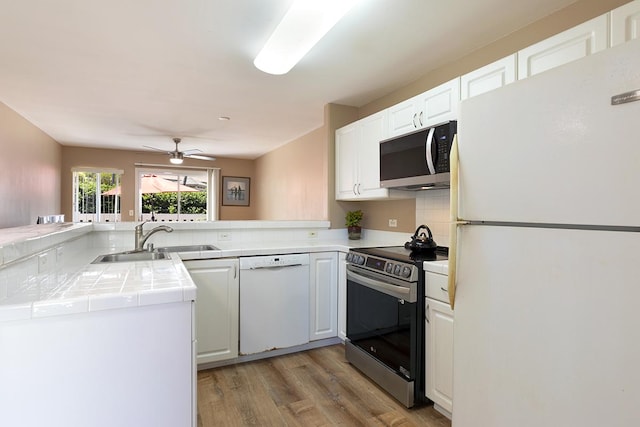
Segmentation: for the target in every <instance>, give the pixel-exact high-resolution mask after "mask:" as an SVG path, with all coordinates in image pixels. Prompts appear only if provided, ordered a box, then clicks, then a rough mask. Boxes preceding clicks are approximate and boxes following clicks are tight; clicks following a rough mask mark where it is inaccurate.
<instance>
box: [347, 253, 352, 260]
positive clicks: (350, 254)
mask: <svg viewBox="0 0 640 427" xmlns="http://www.w3.org/2000/svg"><path fill="white" fill-rule="evenodd" d="M352 256H353V254H352V253H351V252H349V253H348V254H347V258H346V260H347V262H351V257H352Z"/></svg>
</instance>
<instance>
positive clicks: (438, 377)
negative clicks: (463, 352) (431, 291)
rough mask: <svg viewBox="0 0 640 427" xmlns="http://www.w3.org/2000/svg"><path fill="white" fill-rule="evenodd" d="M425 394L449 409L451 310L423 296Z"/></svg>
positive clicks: (451, 339) (451, 362) (451, 373)
mask: <svg viewBox="0 0 640 427" xmlns="http://www.w3.org/2000/svg"><path fill="white" fill-rule="evenodd" d="M426 305H427V306H426V313H427V319H426V321H425V322H426V325H425V326H426V328H425V331H426V337H425V345H426V352H425V354H426V361H425V384H426V385H425V394H426V395H427V397H428V398H429V399H431V400H433V401H434V402H435V403H436V404H438V405H439V406H440V407H442V408H443V409H445V410H446V411H448V412H449V413H451V412H452V410H453V310H451V308H450V307H449V305H447V304H444V303H442V302H440V301H436V300H433V299H431V298H427V299H426Z"/></svg>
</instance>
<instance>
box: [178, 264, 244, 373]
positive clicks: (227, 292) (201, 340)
mask: <svg viewBox="0 0 640 427" xmlns="http://www.w3.org/2000/svg"><path fill="white" fill-rule="evenodd" d="M184 265H185V266H186V267H187V270H188V271H189V274H190V275H191V278H192V279H193V281H194V283H195V284H196V286H197V287H198V294H197V299H196V336H197V340H198V355H197V362H198V364H202V363H209V362H217V361H220V360H226V359H233V358H235V357H238V337H239V334H238V323H239V304H240V297H239V290H240V286H239V283H240V279H239V274H238V268H239V265H238V259H228V258H227V259H208V260H193V261H184Z"/></svg>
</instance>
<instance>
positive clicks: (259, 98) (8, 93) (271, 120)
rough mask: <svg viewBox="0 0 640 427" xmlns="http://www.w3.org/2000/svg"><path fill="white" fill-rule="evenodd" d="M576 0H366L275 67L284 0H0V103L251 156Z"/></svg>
mask: <svg viewBox="0 0 640 427" xmlns="http://www.w3.org/2000/svg"><path fill="white" fill-rule="evenodd" d="M573 2H575V0H537V1H531V0H447V1H442V0H363V1H362V2H361V3H360V4H359V5H357V6H356V7H355V8H354V9H352V11H351V12H350V13H349V14H348V15H347V16H346V17H345V18H344V19H343V20H342V21H341V22H339V23H338V24H337V25H336V26H335V27H334V28H333V29H332V30H331V31H330V32H329V34H328V35H327V36H325V38H324V39H323V40H321V41H320V43H319V44H318V45H316V46H315V48H314V49H313V50H312V51H311V52H310V53H309V54H308V55H307V56H306V57H305V58H303V60H302V61H301V62H300V63H299V64H298V65H297V66H295V67H294V68H293V70H292V71H291V72H289V73H288V74H286V75H283V76H273V75H268V74H264V73H262V72H261V71H259V70H257V69H256V68H254V66H253V58H254V57H255V56H256V55H257V53H258V52H259V51H260V49H261V48H262V45H263V44H264V43H265V41H266V40H267V38H268V37H269V35H270V34H271V32H272V30H273V29H274V28H275V26H276V25H277V23H278V21H279V20H280V18H281V17H282V16H283V15H284V14H285V12H286V10H287V8H288V6H289V4H290V3H291V0H109V1H98V0H56V1H51V0H19V1H16V0H0V4H1V8H0V10H1V12H0V101H1V102H3V103H5V104H6V105H8V106H9V107H10V108H12V109H14V110H15V111H17V112H18V113H20V114H21V115H22V116H24V117H25V118H27V119H28V120H29V121H30V122H32V123H33V124H35V125H36V126H38V127H39V128H40V129H42V130H43V131H45V132H46V133H47V134H49V135H50V136H51V137H53V138H54V139H55V140H56V141H58V142H60V143H61V144H63V145H74V146H91V147H104V148H118V149H131V150H141V149H143V145H151V146H155V147H159V148H163V149H167V150H170V149H172V148H173V143H172V141H171V137H172V136H180V137H183V143H182V144H181V149H183V150H187V149H192V148H199V149H200V150H202V152H203V153H206V154H210V155H215V156H223V157H237V158H256V157H258V156H260V155H262V154H264V153H266V152H268V151H270V150H272V149H274V148H276V147H277V146H280V145H283V144H285V143H287V142H289V141H291V140H293V139H295V138H297V137H299V136H301V135H304V134H306V133H307V132H309V131H311V130H313V129H316V128H317V127H319V126H321V125H322V123H323V106H324V105H325V104H327V103H339V104H346V105H352V106H357V107H359V106H362V105H364V104H366V103H368V102H370V101H372V100H374V99H377V98H379V97H381V96H384V95H386V94H388V93H390V92H393V91H394V90H397V89H398V88H400V87H402V86H404V85H406V84H408V83H410V82H412V81H415V80H416V79H417V78H419V77H420V76H422V75H425V74H426V73H427V72H428V71H429V70H431V69H433V68H437V67H439V66H442V65H444V64H446V63H447V62H450V61H452V60H454V59H457V58H459V57H461V56H463V55H465V54H467V53H469V52H471V51H473V50H475V49H477V48H479V47H481V46H483V45H486V44H488V43H490V42H492V41H494V40H497V39H498V38H500V37H503V36H504V35H506V34H508V33H511V32H513V31H515V30H517V29H519V28H522V27H524V26H525V25H527V24H529V23H531V22H534V21H536V20H538V19H540V18H542V17H544V16H546V15H548V14H550V13H552V12H553V11H555V10H558V9H561V8H563V7H566V6H567V5H569V4H571V3H573ZM220 116H228V117H230V118H231V120H230V121H226V122H223V121H220V120H218V117H220Z"/></svg>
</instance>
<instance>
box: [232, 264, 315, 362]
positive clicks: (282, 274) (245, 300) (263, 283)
mask: <svg viewBox="0 0 640 427" xmlns="http://www.w3.org/2000/svg"><path fill="white" fill-rule="evenodd" d="M308 342H309V254H288V255H268V256H252V257H241V258H240V354H252V353H259V352H263V351H268V350H275V349H277V348H286V347H292V346H294V345H300V344H306V343H308Z"/></svg>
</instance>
